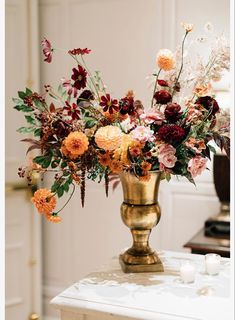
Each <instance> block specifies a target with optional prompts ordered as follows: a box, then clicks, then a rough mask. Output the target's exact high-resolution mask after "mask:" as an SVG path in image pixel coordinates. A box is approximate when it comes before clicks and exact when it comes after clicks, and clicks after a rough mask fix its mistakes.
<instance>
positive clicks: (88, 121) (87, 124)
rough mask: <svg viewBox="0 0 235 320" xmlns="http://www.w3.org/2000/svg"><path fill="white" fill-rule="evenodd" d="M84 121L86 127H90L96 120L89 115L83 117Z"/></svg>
mask: <svg viewBox="0 0 235 320" xmlns="http://www.w3.org/2000/svg"><path fill="white" fill-rule="evenodd" d="M84 121H85V126H86V128H92V127H94V125H95V124H96V123H97V120H95V119H93V118H91V117H85V118H84Z"/></svg>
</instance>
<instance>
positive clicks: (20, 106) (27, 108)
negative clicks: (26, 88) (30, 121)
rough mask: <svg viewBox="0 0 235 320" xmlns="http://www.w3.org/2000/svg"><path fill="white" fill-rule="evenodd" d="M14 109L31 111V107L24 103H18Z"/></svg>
mask: <svg viewBox="0 0 235 320" xmlns="http://www.w3.org/2000/svg"><path fill="white" fill-rule="evenodd" d="M14 109H16V110H18V111H23V112H31V111H33V109H32V108H31V107H29V106H26V105H24V104H19V105H17V106H15V107H14Z"/></svg>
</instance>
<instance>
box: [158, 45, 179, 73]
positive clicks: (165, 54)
mask: <svg viewBox="0 0 235 320" xmlns="http://www.w3.org/2000/svg"><path fill="white" fill-rule="evenodd" d="M157 65H158V66H159V68H160V69H163V70H165V71H169V70H171V69H173V68H174V66H175V59H174V55H173V53H172V52H171V51H170V50H168V49H162V50H160V51H159V53H158V54H157Z"/></svg>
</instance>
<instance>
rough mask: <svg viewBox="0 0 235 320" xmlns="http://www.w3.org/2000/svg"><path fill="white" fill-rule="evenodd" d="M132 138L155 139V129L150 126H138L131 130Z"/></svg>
mask: <svg viewBox="0 0 235 320" xmlns="http://www.w3.org/2000/svg"><path fill="white" fill-rule="evenodd" d="M131 135H132V138H133V139H134V140H138V141H140V142H146V141H154V131H153V130H151V129H150V128H149V127H145V126H138V127H136V128H135V129H134V130H133V131H132V132H131Z"/></svg>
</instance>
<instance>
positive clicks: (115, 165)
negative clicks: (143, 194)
mask: <svg viewBox="0 0 235 320" xmlns="http://www.w3.org/2000/svg"><path fill="white" fill-rule="evenodd" d="M109 168H110V170H111V171H112V172H113V173H120V172H122V170H123V164H122V162H121V161H119V160H112V161H111V162H110V165H109Z"/></svg>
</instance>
